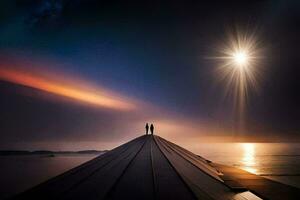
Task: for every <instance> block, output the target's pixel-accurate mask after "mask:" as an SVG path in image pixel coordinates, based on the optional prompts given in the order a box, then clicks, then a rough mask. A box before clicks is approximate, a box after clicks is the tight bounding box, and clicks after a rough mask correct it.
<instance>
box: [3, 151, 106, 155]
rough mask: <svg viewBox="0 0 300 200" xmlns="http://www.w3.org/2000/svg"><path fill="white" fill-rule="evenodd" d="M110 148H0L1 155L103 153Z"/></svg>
mask: <svg viewBox="0 0 300 200" xmlns="http://www.w3.org/2000/svg"><path fill="white" fill-rule="evenodd" d="M107 151H108V150H102V151H99V150H83V151H48V150H38V151H26V150H0V156H17V155H49V154H50V155H58V154H101V153H105V152H107Z"/></svg>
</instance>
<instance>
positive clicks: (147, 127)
mask: <svg viewBox="0 0 300 200" xmlns="http://www.w3.org/2000/svg"><path fill="white" fill-rule="evenodd" d="M145 128H146V135H148V131H149V125H148V123H146V126H145Z"/></svg>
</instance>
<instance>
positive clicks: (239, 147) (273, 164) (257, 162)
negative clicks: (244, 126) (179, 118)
mask: <svg viewBox="0 0 300 200" xmlns="http://www.w3.org/2000/svg"><path fill="white" fill-rule="evenodd" d="M181 145H182V146H184V147H187V148H188V149H189V150H190V151H192V152H194V153H196V154H198V155H200V156H202V157H204V158H206V159H208V160H211V161H213V162H216V163H220V164H225V165H230V166H234V167H238V168H241V169H244V170H246V171H248V172H251V173H254V174H257V175H262V176H264V177H266V178H269V179H272V180H276V181H279V182H282V183H285V184H289V185H293V186H296V187H299V188H300V143H198V144H193V145H190V144H183V143H182V144H181Z"/></svg>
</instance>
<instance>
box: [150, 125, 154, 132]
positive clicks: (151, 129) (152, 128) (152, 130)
mask: <svg viewBox="0 0 300 200" xmlns="http://www.w3.org/2000/svg"><path fill="white" fill-rule="evenodd" d="M150 131H151V135H153V133H154V126H153V124H151V125H150Z"/></svg>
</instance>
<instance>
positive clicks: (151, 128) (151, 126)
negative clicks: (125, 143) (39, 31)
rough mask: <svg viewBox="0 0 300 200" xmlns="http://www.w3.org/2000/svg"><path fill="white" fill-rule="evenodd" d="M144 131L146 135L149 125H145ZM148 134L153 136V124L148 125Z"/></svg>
mask: <svg viewBox="0 0 300 200" xmlns="http://www.w3.org/2000/svg"><path fill="white" fill-rule="evenodd" d="M145 129H146V135H148V132H149V124H148V123H146V126H145ZM150 132H151V135H153V133H154V126H153V124H151V125H150Z"/></svg>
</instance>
